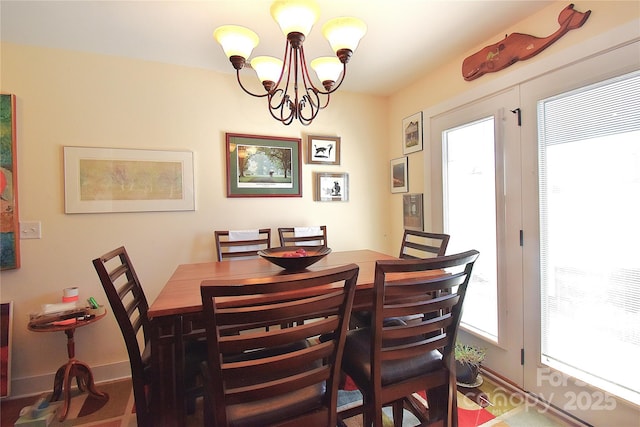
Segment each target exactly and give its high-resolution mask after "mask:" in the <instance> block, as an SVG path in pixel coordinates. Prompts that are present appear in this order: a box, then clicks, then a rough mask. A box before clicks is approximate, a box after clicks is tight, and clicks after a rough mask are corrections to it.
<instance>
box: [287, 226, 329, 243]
mask: <svg viewBox="0 0 640 427" xmlns="http://www.w3.org/2000/svg"><path fill="white" fill-rule="evenodd" d="M319 228H320V231H319V232H318V234H314V235H310V236H296V235H295V231H296V229H295V227H280V228H278V236H279V238H280V246H295V245H309V246H324V247H327V226H326V225H321V226H320V227H319ZM317 242H320V243H319V244H318V243H317Z"/></svg>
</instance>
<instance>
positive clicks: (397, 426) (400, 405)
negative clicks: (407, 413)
mask: <svg viewBox="0 0 640 427" xmlns="http://www.w3.org/2000/svg"><path fill="white" fill-rule="evenodd" d="M392 405H393V427H402V417H403V415H404V413H403V412H404V399H399V400H396V401H395V402H393V404H392Z"/></svg>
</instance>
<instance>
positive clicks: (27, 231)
mask: <svg viewBox="0 0 640 427" xmlns="http://www.w3.org/2000/svg"><path fill="white" fill-rule="evenodd" d="M20 238H21V239H42V228H41V225H40V221H28V222H20Z"/></svg>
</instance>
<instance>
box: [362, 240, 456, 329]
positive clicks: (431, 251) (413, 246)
mask: <svg viewBox="0 0 640 427" xmlns="http://www.w3.org/2000/svg"><path fill="white" fill-rule="evenodd" d="M448 244H449V235H448V234H439V233H430V232H426V231H418V230H406V229H405V230H404V234H403V236H402V243H401V245H400V255H399V256H398V257H399V258H400V259H424V258H433V257H436V256H443V255H444V254H445V253H446V251H447V245H448ZM370 323H371V313H370V312H368V311H358V312H354V313H353V314H352V315H351V327H352V328H358V327H362V326H368V325H369V324H370Z"/></svg>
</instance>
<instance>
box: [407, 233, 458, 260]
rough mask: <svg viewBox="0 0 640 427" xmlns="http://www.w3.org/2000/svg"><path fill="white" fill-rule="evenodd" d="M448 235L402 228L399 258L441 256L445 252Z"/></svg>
mask: <svg viewBox="0 0 640 427" xmlns="http://www.w3.org/2000/svg"><path fill="white" fill-rule="evenodd" d="M449 237H450V236H449V235H448V234H440V233H430V232H426V231H418V230H404V235H403V236H402V244H401V245H400V255H399V258H402V259H417V258H430V257H433V256H443V255H444V254H445V253H446V252H447V245H448V244H449Z"/></svg>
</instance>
